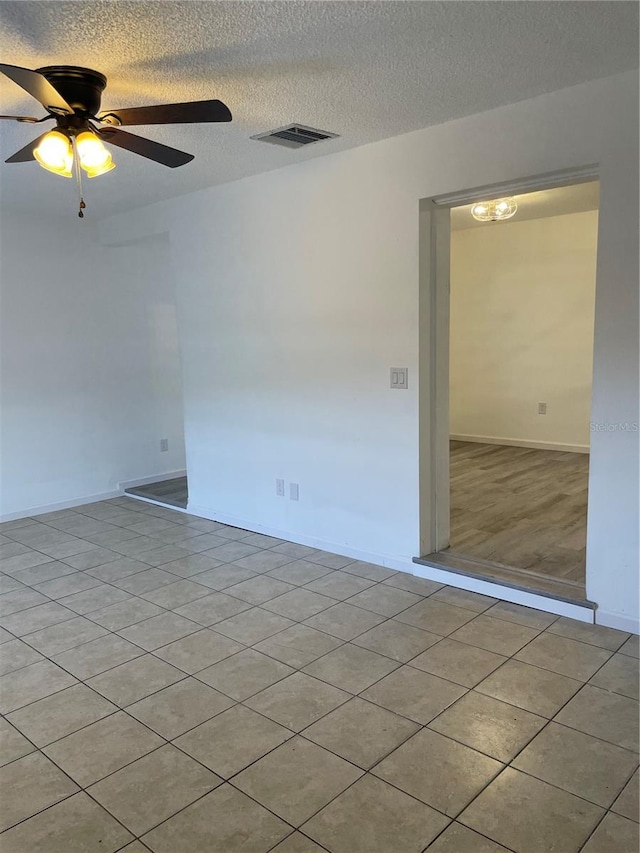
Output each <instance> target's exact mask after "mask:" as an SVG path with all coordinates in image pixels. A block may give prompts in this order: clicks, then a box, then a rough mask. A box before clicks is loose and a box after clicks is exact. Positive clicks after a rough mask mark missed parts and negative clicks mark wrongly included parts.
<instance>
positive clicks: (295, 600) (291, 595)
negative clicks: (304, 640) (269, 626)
mask: <svg viewBox="0 0 640 853" xmlns="http://www.w3.org/2000/svg"><path fill="white" fill-rule="evenodd" d="M335 603H336V601H335V599H334V598H328V597H327V596H326V595H320V593H318V592H311V590H309V589H304V588H302V587H296V588H294V589H292V590H291V591H290V592H286V593H284V595H280V596H278V598H272V599H271V600H270V601H266V602H265V604H264V607H265V609H266V610H271V611H273V612H274V613H279V614H280V616H286V617H287V618H288V619H294V620H296V621H302V620H303V619H308V618H309V617H310V616H314V615H315V614H316V613H320V612H321V611H323V610H327V608H329V607H331V606H332V605H334V604H335Z"/></svg>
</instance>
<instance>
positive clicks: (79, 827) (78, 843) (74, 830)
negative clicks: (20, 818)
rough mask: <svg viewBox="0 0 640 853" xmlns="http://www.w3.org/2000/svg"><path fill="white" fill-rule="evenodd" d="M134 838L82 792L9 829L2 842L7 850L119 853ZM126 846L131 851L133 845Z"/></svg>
mask: <svg viewBox="0 0 640 853" xmlns="http://www.w3.org/2000/svg"><path fill="white" fill-rule="evenodd" d="M131 838H132V836H131V834H130V833H129V832H127V830H126V829H125V828H124V827H123V826H121V825H120V824H119V823H118V822H117V821H116V820H114V819H113V818H112V817H111V816H110V815H108V814H107V812H105V810H104V809H102V808H100V806H99V805H98V804H97V803H95V802H94V801H93V800H92V799H91V798H90V797H88V796H87V795H86V794H85V793H84V792H81V793H79V794H75V795H74V796H73V797H69V799H67V800H64V801H63V802H61V803H58V804H57V805H55V806H52V807H51V808H49V809H47V810H46V811H43V812H40V814H38V815H36V816H35V817H32V818H31V819H30V820H27V821H25V822H24V823H21V824H19V825H18V826H15V827H14V828H13V829H10V830H8V831H7V832H6V833H5V834H4V835H3V836H2V845H3V847H4V848H5V849H6V850H7V853H9V851H12V853H18V851H19V853H44V851H46V853H71V851H74V853H75V851H82V853H115V851H116V850H120V849H121V847H122V845H123V844H126V843H127V841H129V840H130V839H131ZM125 849H126V850H127V853H129V849H130V848H129V847H127V848H125ZM123 853H124V851H123ZM131 853H134V848H131Z"/></svg>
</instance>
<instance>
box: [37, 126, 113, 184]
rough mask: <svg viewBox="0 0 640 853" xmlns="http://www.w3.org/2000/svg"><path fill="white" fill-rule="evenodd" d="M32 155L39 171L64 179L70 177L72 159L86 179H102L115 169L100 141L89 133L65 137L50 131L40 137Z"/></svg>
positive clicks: (68, 134) (58, 130) (83, 132)
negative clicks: (46, 171)
mask: <svg viewBox="0 0 640 853" xmlns="http://www.w3.org/2000/svg"><path fill="white" fill-rule="evenodd" d="M33 154H34V157H35V158H36V160H37V161H38V163H39V164H40V165H41V166H42V168H43V169H47V170H48V171H49V172H53V173H54V174H55V175H62V177H64V178H71V177H73V162H74V158H75V157H76V156H77V160H78V162H79V164H80V166H82V168H83V170H84V171H85V172H86V173H87V177H89V178H96V177H97V176H98V175H104V174H105V173H106V172H110V171H111V170H112V169H115V165H116V164H115V163H114V162H113V160H112V158H111V154H110V153H109V151H108V150H107V149H106V148H105V146H104V145H103V143H102V141H101V140H100V139H98V137H97V136H96V134H95V133H93V132H92V131H91V130H81V131H80V132H79V133H77V134H72V133H68V132H67V131H66V130H63V129H61V128H57V129H56V130H51V131H50V132H49V133H47V134H46V135H45V136H44V137H43V139H42V141H41V142H40V144H39V145H38V147H37V148H36V149H34V152H33Z"/></svg>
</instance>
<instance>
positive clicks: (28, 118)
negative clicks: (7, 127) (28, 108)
mask: <svg viewBox="0 0 640 853" xmlns="http://www.w3.org/2000/svg"><path fill="white" fill-rule="evenodd" d="M0 120H1V121H28V122H38V121H40V119H38V118H33V116H0Z"/></svg>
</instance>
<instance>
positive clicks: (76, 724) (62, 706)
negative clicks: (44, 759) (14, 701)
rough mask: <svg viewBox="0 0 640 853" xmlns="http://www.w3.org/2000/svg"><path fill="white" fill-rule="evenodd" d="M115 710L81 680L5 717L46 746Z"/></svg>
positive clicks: (32, 739)
mask: <svg viewBox="0 0 640 853" xmlns="http://www.w3.org/2000/svg"><path fill="white" fill-rule="evenodd" d="M117 710H118V709H117V707H116V706H115V705H113V704H112V703H111V702H108V701H107V700H106V699H103V698H102V696H99V695H98V694H97V693H94V691H93V690H90V689H89V688H88V687H85V685H84V684H75V685H74V686H73V687H68V688H67V689H66V690H61V691H60V692H59V693H54V694H53V695H52V696H47V697H46V698H45V699H40V700H39V701H38V702H33V703H32V704H31V705H27V707H26V708H21V709H20V710H19V711H14V712H13V713H12V714H9V716H8V718H7V719H8V720H9V722H10V723H12V724H13V725H14V726H15V727H16V728H17V729H19V730H20V731H21V732H22V733H23V734H24V735H26V737H28V738H29V740H31V741H33V743H35V744H36V746H46V745H47V744H48V743H51V742H52V741H54V740H58V739H59V738H62V737H65V736H66V735H69V734H71V733H72V732H75V731H77V730H78V729H81V728H83V727H84V726H87V725H89V724H90V723H95V722H96V720H100V719H102V718H103V717H107V716H109V714H112V713H114V712H115V711H117Z"/></svg>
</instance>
